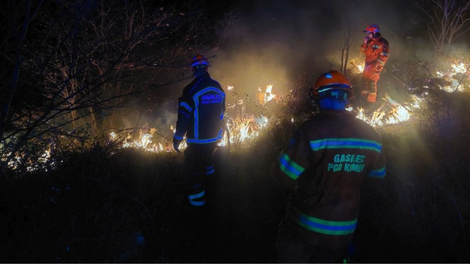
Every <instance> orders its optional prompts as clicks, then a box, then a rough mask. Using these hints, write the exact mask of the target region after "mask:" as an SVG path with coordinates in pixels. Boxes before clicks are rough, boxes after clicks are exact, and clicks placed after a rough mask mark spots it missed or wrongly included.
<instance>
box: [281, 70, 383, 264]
mask: <svg viewBox="0 0 470 264" xmlns="http://www.w3.org/2000/svg"><path fill="white" fill-rule="evenodd" d="M311 96H312V97H313V98H314V100H315V101H316V102H317V103H318V104H319V107H320V114H318V115H315V116H313V117H312V118H311V119H310V120H308V121H306V122H305V123H303V124H302V125H301V126H300V127H299V128H298V129H297V130H296V131H295V134H294V136H293V137H292V139H291V141H290V143H289V146H288V147H287V149H286V150H285V151H284V152H283V153H282V155H281V157H280V163H279V177H280V178H279V180H280V182H281V183H283V186H284V187H286V190H287V191H288V192H289V193H290V194H291V195H290V200H289V206H288V208H287V212H286V216H285V217H284V219H283V221H282V223H281V225H280V230H279V236H278V242H277V252H278V261H279V262H342V261H343V258H344V255H345V251H346V248H347V246H348V245H349V243H350V242H351V239H352V236H353V233H354V231H355V229H356V224H357V218H358V215H359V203H360V200H359V199H360V198H359V187H360V185H361V183H362V182H363V181H364V179H366V178H367V177H372V178H379V179H382V178H384V177H385V157H384V151H383V149H382V139H381V136H380V135H379V134H378V133H377V132H376V131H375V130H374V129H373V128H372V127H371V126H369V125H368V124H367V123H365V122H363V121H361V120H359V119H357V118H356V117H355V116H354V115H353V114H351V113H350V112H348V111H346V110H345V106H346V104H347V100H348V99H349V98H351V97H352V96H353V92H352V88H351V83H350V81H349V80H348V79H347V78H346V77H345V76H344V75H342V74H341V73H339V72H338V71H336V70H332V71H330V72H327V73H325V74H322V75H321V76H320V77H319V78H318V80H317V81H316V83H315V86H314V88H313V89H312V90H311Z"/></svg>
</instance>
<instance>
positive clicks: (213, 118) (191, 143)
mask: <svg viewBox="0 0 470 264" xmlns="http://www.w3.org/2000/svg"><path fill="white" fill-rule="evenodd" d="M209 66H210V65H209V61H208V60H207V58H206V57H205V56H203V55H196V56H194V58H193V61H192V64H191V70H192V72H193V75H194V77H195V78H194V80H193V81H192V82H191V83H190V84H189V85H187V86H186V87H185V88H184V90H183V95H182V96H181V97H180V98H179V102H178V121H177V123H176V132H175V135H174V137H173V147H174V149H175V150H176V151H177V152H179V145H180V143H181V141H182V140H183V137H184V136H185V135H186V142H187V144H188V147H187V148H186V150H185V151H184V168H185V183H186V184H187V189H188V200H189V203H190V204H191V205H193V206H203V205H204V204H205V203H206V193H205V187H204V176H205V175H211V174H213V173H214V172H215V169H214V164H213V155H214V152H215V150H216V146H217V141H219V140H220V139H221V138H222V133H223V130H222V127H223V118H224V112H225V92H224V90H223V89H222V87H221V86H220V84H219V83H218V82H217V81H215V80H213V79H212V78H211V77H210V75H209V73H208V68H209Z"/></svg>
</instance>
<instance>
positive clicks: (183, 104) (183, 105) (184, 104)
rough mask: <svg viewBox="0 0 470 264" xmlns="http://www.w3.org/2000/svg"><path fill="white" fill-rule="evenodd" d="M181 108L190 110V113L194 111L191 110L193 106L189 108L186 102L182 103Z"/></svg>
mask: <svg viewBox="0 0 470 264" xmlns="http://www.w3.org/2000/svg"><path fill="white" fill-rule="evenodd" d="M180 106H182V107H184V108H186V110H188V111H189V112H190V113H191V112H192V111H193V109H192V108H191V106H189V105H188V104H187V103H186V102H181V103H180Z"/></svg>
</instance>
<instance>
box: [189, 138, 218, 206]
mask: <svg viewBox="0 0 470 264" xmlns="http://www.w3.org/2000/svg"><path fill="white" fill-rule="evenodd" d="M216 146H217V145H216V143H211V144H188V147H187V148H186V150H185V151H184V169H185V173H184V182H185V184H186V189H187V192H188V200H189V203H190V204H191V205H193V206H203V205H204V204H205V203H206V197H207V196H206V188H205V178H206V176H207V177H211V176H214V175H213V174H214V172H215V168H214V162H213V160H214V151H215V149H216Z"/></svg>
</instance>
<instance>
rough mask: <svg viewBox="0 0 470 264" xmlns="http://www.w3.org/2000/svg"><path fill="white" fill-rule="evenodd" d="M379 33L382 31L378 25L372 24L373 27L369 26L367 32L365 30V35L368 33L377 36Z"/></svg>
mask: <svg viewBox="0 0 470 264" xmlns="http://www.w3.org/2000/svg"><path fill="white" fill-rule="evenodd" d="M379 31H380V27H379V25H377V24H372V25H370V26H368V27H367V28H366V30H364V33H366V32H367V33H374V34H375V33H377V32H379Z"/></svg>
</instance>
